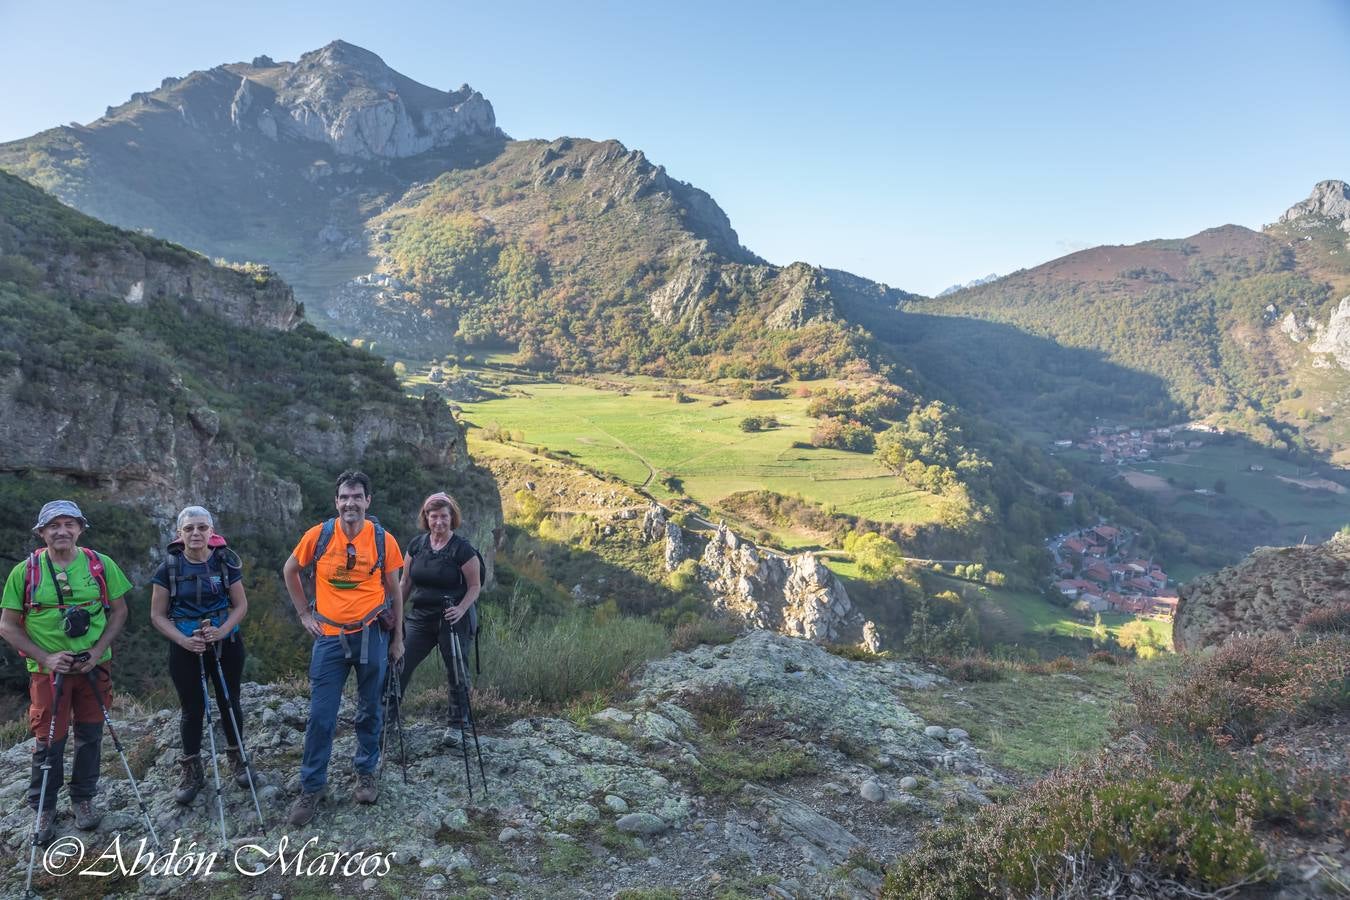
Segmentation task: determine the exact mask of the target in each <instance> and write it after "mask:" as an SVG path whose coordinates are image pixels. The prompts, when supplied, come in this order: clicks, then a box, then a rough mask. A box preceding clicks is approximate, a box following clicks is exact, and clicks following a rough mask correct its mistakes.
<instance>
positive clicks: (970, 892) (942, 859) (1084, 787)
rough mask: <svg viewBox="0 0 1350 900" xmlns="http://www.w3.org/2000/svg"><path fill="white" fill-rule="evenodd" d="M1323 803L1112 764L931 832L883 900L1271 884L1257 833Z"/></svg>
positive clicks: (1260, 779) (1274, 779)
mask: <svg viewBox="0 0 1350 900" xmlns="http://www.w3.org/2000/svg"><path fill="white" fill-rule="evenodd" d="M1311 805H1312V800H1311V798H1310V797H1309V796H1308V794H1307V793H1306V792H1304V791H1300V790H1290V788H1289V784H1288V783H1287V782H1286V781H1284V780H1283V779H1282V778H1281V777H1280V776H1279V775H1277V774H1275V773H1272V772H1269V771H1265V770H1262V769H1260V768H1256V767H1250V768H1247V769H1243V770H1238V771H1221V772H1212V771H1208V772H1200V771H1179V770H1176V769H1169V768H1164V767H1155V766H1154V765H1152V764H1150V763H1148V762H1145V761H1139V760H1133V761H1132V760H1127V759H1113V758H1108V757H1103V758H1100V759H1098V760H1097V761H1095V762H1093V763H1090V764H1087V765H1084V766H1082V767H1080V768H1078V769H1075V770H1070V771H1062V772H1059V773H1056V774H1054V775H1052V776H1050V777H1048V778H1045V779H1042V780H1041V781H1039V782H1037V783H1036V784H1035V785H1033V786H1031V787H1030V788H1028V789H1026V790H1025V791H1023V792H1021V793H1020V794H1018V795H1017V796H1016V797H1015V798H1013V799H1012V800H1010V801H1009V802H1007V803H1005V804H1002V805H998V806H991V807H986V808H985V809H983V810H981V811H980V812H979V813H978V814H976V816H975V817H974V818H973V819H971V820H969V821H967V822H962V823H956V824H952V825H947V826H943V827H940V828H937V829H934V830H931V831H929V832H926V833H925V835H924V836H923V837H922V838H921V840H920V843H919V846H918V848H917V849H916V850H915V851H914V852H913V853H912V854H910V855H908V856H906V857H904V858H903V859H902V860H901V861H900V864H899V865H898V866H897V867H896V869H895V870H894V871H893V872H892V873H891V875H890V876H889V877H888V878H887V879H886V883H885V887H884V889H883V893H882V895H883V896H884V897H907V898H909V897H913V898H934V900H936V898H942V900H959V898H978V897H1003V896H1018V897H1025V896H1032V895H1035V896H1053V897H1058V896H1064V895H1075V896H1082V895H1084V894H1082V893H1081V892H1082V890H1083V886H1084V885H1085V884H1087V883H1092V882H1094V881H1098V880H1100V878H1099V876H1101V875H1102V874H1103V873H1106V872H1115V873H1120V872H1127V873H1129V875H1131V876H1133V877H1134V878H1135V879H1136V880H1137V881H1138V883H1139V884H1140V885H1142V886H1147V885H1155V886H1160V885H1162V884H1163V883H1165V882H1169V881H1171V882H1179V883H1181V884H1185V885H1187V886H1188V887H1190V888H1200V889H1210V890H1213V889H1218V888H1223V887H1225V886H1228V885H1233V884H1237V883H1240V882H1244V881H1251V880H1261V879H1264V878H1266V877H1268V875H1269V869H1268V868H1267V865H1266V862H1267V861H1266V857H1265V854H1264V853H1263V851H1262V850H1261V847H1260V846H1259V844H1258V842H1257V840H1256V835H1255V830H1254V829H1255V828H1256V826H1257V825H1258V824H1262V823H1268V822H1282V821H1289V820H1292V819H1297V818H1298V817H1300V816H1302V815H1305V814H1306V813H1307V811H1308V809H1309V808H1310V807H1311ZM1145 893H1147V894H1148V895H1149V896H1155V895H1159V894H1160V893H1161V891H1157V892H1155V891H1154V890H1146V891H1145ZM1090 894H1091V892H1089V894H1088V895H1090ZM1191 896H1196V895H1195V894H1192V895H1191Z"/></svg>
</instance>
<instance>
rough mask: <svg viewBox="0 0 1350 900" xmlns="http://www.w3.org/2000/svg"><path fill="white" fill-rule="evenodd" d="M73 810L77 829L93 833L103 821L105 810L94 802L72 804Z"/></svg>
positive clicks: (85, 801)
mask: <svg viewBox="0 0 1350 900" xmlns="http://www.w3.org/2000/svg"><path fill="white" fill-rule="evenodd" d="M71 809H72V810H73V811H74V813H75V827H76V828H78V829H80V830H81V831H93V830H94V829H95V828H97V827H98V823H99V822H102V821H103V810H101V809H99V808H98V807H97V806H95V805H94V801H93V800H80V801H78V802H76V803H73V804H71Z"/></svg>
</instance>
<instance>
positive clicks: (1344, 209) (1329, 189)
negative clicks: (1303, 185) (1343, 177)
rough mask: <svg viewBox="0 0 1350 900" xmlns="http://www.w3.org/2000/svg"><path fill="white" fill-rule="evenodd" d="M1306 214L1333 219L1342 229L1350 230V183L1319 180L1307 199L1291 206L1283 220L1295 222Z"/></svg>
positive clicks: (1281, 218)
mask: <svg viewBox="0 0 1350 900" xmlns="http://www.w3.org/2000/svg"><path fill="white" fill-rule="evenodd" d="M1306 216H1317V217H1320V218H1325V219H1331V220H1332V221H1333V222H1335V223H1336V224H1338V225H1339V226H1340V228H1341V230H1342V231H1347V232H1350V185H1348V184H1346V183H1345V182H1344V181H1334V180H1333V181H1319V182H1318V183H1317V184H1316V185H1315V186H1314V187H1313V190H1312V194H1310V195H1309V197H1308V199H1307V200H1304V201H1302V202H1300V203H1296V204H1294V205H1293V206H1291V207H1290V208H1289V209H1288V210H1287V211H1286V212H1285V214H1284V215H1282V216H1280V221H1281V222H1286V223H1287V222H1295V221H1297V220H1299V219H1302V218H1304V217H1306Z"/></svg>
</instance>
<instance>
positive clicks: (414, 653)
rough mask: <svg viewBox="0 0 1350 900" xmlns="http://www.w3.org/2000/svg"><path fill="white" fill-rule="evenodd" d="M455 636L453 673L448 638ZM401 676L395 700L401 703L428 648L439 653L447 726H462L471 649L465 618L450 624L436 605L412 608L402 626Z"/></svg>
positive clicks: (464, 720)
mask: <svg viewBox="0 0 1350 900" xmlns="http://www.w3.org/2000/svg"><path fill="white" fill-rule="evenodd" d="M452 634H457V635H459V650H460V659H461V660H462V663H461V665H460V671H459V673H458V674H456V667H455V663H454V655H453V653H454V651H453V650H452V649H451V646H450V635H452ZM403 646H404V651H403V676H402V678H401V680H400V683H399V694H398V695H399V699H400V700H402V698H403V695H404V693H406V692H407V690H408V685H409V684H411V683H412V678H413V673H414V672H415V671H417V667H418V666H419V665H421V664H422V660H424V659H426V658H427V654H429V653H430V652H431V651H432V648H438V649H439V650H440V652H441V660H442V661H443V662H444V663H445V676H446V690H447V693H448V695H449V702H448V703H447V705H446V712H447V714H448V715H449V718H450V724H451V725H461V726H462V725H464V724H467V722H468V715H469V713H468V710H469V651H470V650H471V649H472V647H473V634H472V633H471V632H470V631H469V616H468V615H467V614H465V616H464V617H463V618H461V619H460V620H459V621H458V622H456V623H455V624H454V625H451V624H450V623H449V622H447V621H446V620H445V616H444V611H443V610H442V609H441V608H440V607H439V606H432V607H417V606H414V607H413V608H412V612H410V613H409V614H408V618H407V619H406V620H405V621H404V623H403Z"/></svg>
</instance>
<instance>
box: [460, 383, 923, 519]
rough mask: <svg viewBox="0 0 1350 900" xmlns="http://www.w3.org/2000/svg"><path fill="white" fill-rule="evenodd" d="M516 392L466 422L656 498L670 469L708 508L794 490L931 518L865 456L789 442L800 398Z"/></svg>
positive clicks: (824, 500)
mask: <svg viewBox="0 0 1350 900" xmlns="http://www.w3.org/2000/svg"><path fill="white" fill-rule="evenodd" d="M513 391H514V392H515V394H516V396H512V397H509V398H506V399H502V400H490V401H486V402H481V403H465V404H461V406H462V407H463V409H464V415H465V416H466V417H467V418H468V419H469V420H470V421H471V422H473V423H474V424H476V425H479V426H483V425H487V424H489V423H494V422H495V423H498V424H500V425H501V426H502V427H504V428H506V429H508V430H511V431H517V430H519V431H520V432H522V435H523V437H524V440H525V442H526V443H527V444H530V445H534V446H546V447H549V448H552V449H554V450H559V449H566V450H567V451H569V452H570V453H572V454H573V455H574V456H575V458H576V459H577V460H578V461H579V462H581V463H584V464H586V465H589V466H592V467H594V468H597V469H600V470H602V471H606V472H611V473H613V474H615V475H618V476H619V477H621V478H623V479H624V480H625V481H628V482H630V483H632V484H635V485H639V486H643V487H645V488H646V489H647V490H648V491H650V492H651V493H652V494H653V495H654V496H657V497H659V498H663V499H668V498H670V497H672V496H674V495H673V494H672V492H671V491H670V490H669V489H668V488H667V487H666V486H664V485H663V484H662V483H661V481H662V479H664V478H667V477H669V476H674V477H676V478H678V479H680V481H681V482H682V485H683V490H684V493H685V495H687V496H689V497H691V498H693V499H695V500H697V501H699V502H701V503H704V504H706V505H708V506H709V507H711V508H714V509H715V508H716V506H717V502H718V500H720V499H721V498H723V497H726V496H727V495H728V494H731V493H734V492H737V491H746V490H757V489H766V490H771V491H776V492H778V493H782V494H800V495H801V496H802V497H804V498H806V499H809V500H814V501H816V502H818V503H821V504H825V505H829V506H833V507H835V508H836V509H837V510H838V511H840V512H844V513H850V514H853V515H859V516H864V517H867V518H870V519H875V520H878V521H890V522H915V523H922V522H928V521H932V518H933V516H932V507H931V505H930V501H931V499H932V498H931V495H928V494H926V493H923V492H921V491H915V490H912V489H910V488H908V487H906V486H905V485H904V484H903V483H901V482H899V481H898V480H897V479H896V478H895V477H894V476H893V475H891V474H889V473H888V472H887V471H886V470H885V469H883V468H882V467H881V466H880V465H879V464H878V463H877V462H876V461H875V460H874V459H873V458H872V457H871V456H870V455H868V454H863V453H850V452H846V451H839V450H821V449H815V448H808V449H801V448H794V447H793V446H792V444H793V442H798V441H799V442H806V441H807V440H808V439H809V438H810V434H811V430H812V427H813V425H814V421H813V420H812V419H810V418H808V417H807V416H806V414H805V407H806V403H807V401H806V400H805V399H802V398H796V397H789V398H785V399H781V400H737V399H729V400H726V402H725V404H724V405H721V406H713V405H712V402H713V400H715V399H719V398H714V397H711V396H708V395H699V394H696V393H695V394H690V397H692V398H693V401H694V402H690V403H677V402H675V400H674V399H672V398H671V397H669V396H666V397H660V396H657V393H658V392H657V391H655V390H634V391H633V392H632V393H631V394H629V395H628V396H623V395H622V394H619V393H617V392H614V391H603V390H597V389H595V388H591V387H586V386H581V385H573V384H534V385H528V386H523V387H516V388H513ZM768 415H772V416H775V417H776V418H777V419H778V421H779V422H780V423H782V427H779V428H776V429H773V430H771V431H765V432H759V433H746V432H744V431H741V429H740V422H741V420H742V419H744V418H746V417H747V416H768Z"/></svg>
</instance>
